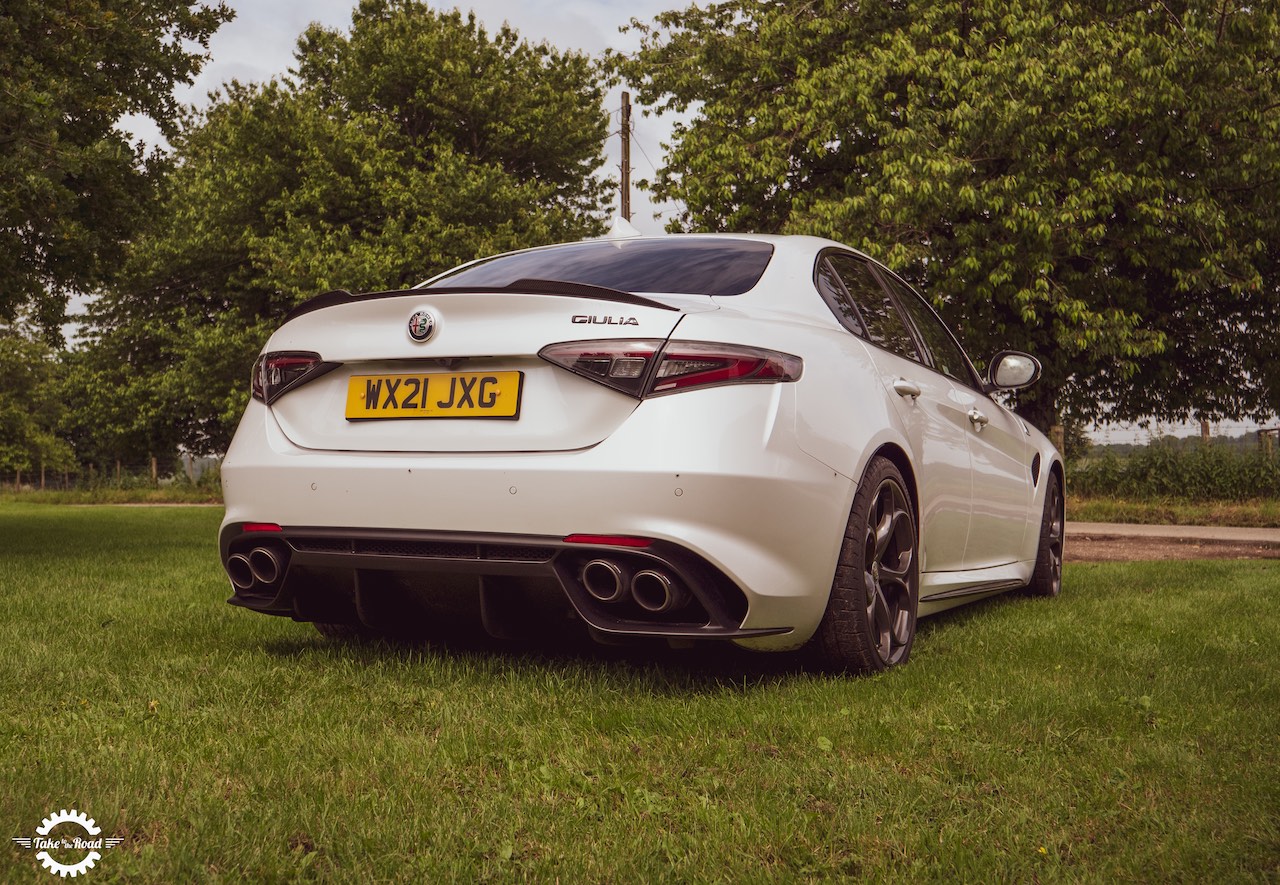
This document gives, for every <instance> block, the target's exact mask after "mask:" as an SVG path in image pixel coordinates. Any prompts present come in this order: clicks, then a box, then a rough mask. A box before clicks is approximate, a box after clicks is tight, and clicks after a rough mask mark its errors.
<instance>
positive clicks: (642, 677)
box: [264, 630, 825, 694]
mask: <svg viewBox="0 0 1280 885" xmlns="http://www.w3.org/2000/svg"><path fill="white" fill-rule="evenodd" d="M264 650H265V651H266V653H267V654H269V655H271V656H273V657H276V658H279V659H300V658H310V657H312V656H314V655H316V654H324V655H330V656H335V657H339V658H342V659H345V660H351V661H357V662H358V661H368V662H370V663H374V662H382V663H387V662H399V663H403V664H404V665H405V666H413V665H415V664H419V663H422V662H424V661H430V660H441V661H448V662H449V663H450V664H451V665H454V666H457V665H463V666H466V667H468V668H471V669H473V670H475V671H476V672H477V673H478V674H485V673H492V674H494V675H498V674H501V673H505V672H510V671H511V670H513V669H516V670H523V671H542V672H545V673H556V672H566V671H571V670H572V671H579V672H580V671H582V670H583V669H584V668H585V669H587V670H594V671H596V672H597V673H598V674H599V675H601V676H605V677H614V678H617V679H619V680H621V681H625V682H627V683H629V684H630V685H632V686H635V685H637V684H638V683H643V687H644V688H645V689H646V690H648V691H652V692H655V693H672V694H687V693H690V692H702V691H717V692H719V691H726V690H739V691H748V690H751V689H754V688H757V687H761V686H764V685H768V684H776V683H780V682H787V681H790V680H793V679H812V678H825V677H824V675H823V674H821V673H817V672H816V671H813V670H811V669H808V668H806V666H805V661H804V660H803V658H802V657H801V655H799V654H798V653H794V652H781V653H768V654H766V653H759V652H751V651H747V650H745V649H741V648H738V647H737V646H735V645H733V644H732V643H729V642H723V641H719V642H717V641H702V642H699V643H695V644H694V645H693V646H692V647H689V648H671V647H670V646H669V645H667V643H665V642H664V641H659V640H648V641H643V642H636V643H627V644H623V645H602V644H600V643H597V642H594V641H592V640H591V639H590V638H589V637H588V636H587V635H586V633H585V631H583V632H581V634H580V635H573V634H572V633H571V632H566V634H564V635H557V636H554V637H543V638H536V639H521V640H507V639H494V638H493V637H490V636H488V635H487V634H485V633H484V632H483V631H479V630H471V631H453V632H451V633H449V634H446V635H440V634H437V635H428V636H424V637H420V638H415V639H412V640H404V639H382V638H380V639H371V640H339V641H335V640H331V639H327V638H325V637H323V636H320V635H319V634H314V635H313V636H307V635H306V634H305V633H303V634H300V635H299V636H297V637H296V638H294V637H290V638H288V639H276V640H272V641H269V642H267V643H266V644H265V645H264Z"/></svg>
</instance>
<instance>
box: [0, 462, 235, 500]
mask: <svg viewBox="0 0 1280 885" xmlns="http://www.w3.org/2000/svg"><path fill="white" fill-rule="evenodd" d="M220 465H221V460H220V459H217V458H193V457H192V456H190V455H181V456H179V457H178V458H174V459H169V458H165V459H159V458H141V459H139V458H132V459H124V458H121V459H117V460H114V461H110V462H107V463H104V464H97V463H90V464H80V465H77V466H76V467H75V468H72V469H54V468H51V467H47V466H44V465H40V466H37V467H35V468H33V469H31V470H17V471H8V472H5V473H3V474H0V488H3V489H4V490H6V491H13V492H19V493H20V492H37V491H86V490H96V489H108V488H111V489H145V488H164V487H166V486H174V485H187V486H204V485H217V483H218V477H219V467H220Z"/></svg>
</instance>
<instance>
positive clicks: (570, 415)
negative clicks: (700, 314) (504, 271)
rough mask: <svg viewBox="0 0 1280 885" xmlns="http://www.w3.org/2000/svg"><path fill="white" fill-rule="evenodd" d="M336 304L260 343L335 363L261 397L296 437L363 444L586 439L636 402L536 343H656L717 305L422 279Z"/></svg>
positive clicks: (312, 445) (509, 446) (569, 444)
mask: <svg viewBox="0 0 1280 885" xmlns="http://www.w3.org/2000/svg"><path fill="white" fill-rule="evenodd" d="M617 294H618V295H619V296H622V297H623V298H625V297H626V296H623V295H622V293H617ZM659 297H661V296H659ZM333 301H336V303H333V304H332V306H322V307H320V308H319V309H310V310H306V309H300V311H298V312H295V315H294V318H293V319H291V320H290V321H288V322H286V323H285V325H283V326H282V327H281V328H280V329H279V330H278V331H277V332H276V333H275V335H273V336H272V338H271V341H270V342H269V343H268V345H267V348H266V349H267V350H268V351H311V352H315V353H318V354H320V356H321V357H322V359H324V360H325V361H327V362H332V363H340V364H341V365H339V366H338V367H337V368H336V369H334V370H332V371H330V372H328V373H326V374H324V375H322V376H321V377H318V378H316V379H314V380H311V381H308V382H307V383H305V384H302V385H301V386H299V387H297V388H296V389H293V390H291V391H289V392H288V393H285V394H284V395H282V396H281V397H280V398H279V399H278V400H276V401H275V402H274V403H272V405H271V407H270V408H271V411H272V413H273V415H274V416H275V418H276V420H277V421H278V422H279V425H280V428H281V429H282V430H283V432H284V434H285V436H287V437H288V438H289V440H290V441H291V442H293V443H294V444H295V445H298V446H301V447H303V448H308V449H319V450H330V451H360V452H512V451H520V452H534V451H564V450H571V449H581V448H586V447H589V446H593V445H595V444H597V443H599V442H600V441H601V440H603V439H605V438H606V437H608V435H609V434H610V433H611V432H612V431H613V430H614V429H615V428H616V427H618V426H619V425H620V424H621V423H622V422H623V421H625V420H626V419H627V417H628V416H629V415H630V414H631V413H632V412H633V411H634V410H635V409H636V407H637V406H638V405H639V401H638V400H636V399H634V398H632V397H630V396H627V395H625V394H622V393H619V392H618V391H615V390H611V389H609V388H607V387H605V386H603V385H601V384H598V383H595V382H593V381H590V380H587V379H585V378H582V377H579V376H577V375H575V374H573V373H571V372H568V371H565V370H563V369H561V368H558V367H556V366H554V365H552V364H550V363H548V362H546V361H545V360H543V359H541V358H539V357H538V351H540V350H541V349H542V348H543V347H545V346H546V345H548V344H554V343H560V342H566V341H584V340H602V339H622V340H629V339H637V340H638V339H656V340H665V339H667V338H669V337H670V335H671V334H672V332H673V331H674V330H675V328H676V326H677V325H678V324H679V322H680V319H681V317H682V316H684V314H685V313H686V312H691V311H703V310H714V309H715V306H714V304H712V303H711V299H710V298H705V297H700V296H675V297H672V298H669V299H663V300H662V301H659V302H655V301H652V300H650V299H648V298H634V299H631V300H620V299H617V298H611V297H609V296H608V295H607V293H605V294H604V295H603V297H590V296H589V295H586V294H583V293H582V292H580V291H578V292H575V293H574V294H572V295H560V294H551V293H548V292H546V291H540V292H538V293H536V294H532V293H529V294H526V293H512V292H495V291H492V290H490V291H481V292H457V291H447V292H433V291H431V290H428V289H420V290H413V291H410V292H406V293H397V294H394V295H389V296H388V295H386V294H383V295H379V296H376V297H372V298H367V300H362V297H361V296H354V297H350V298H349V299H343V298H338V299H333ZM667 302H669V303H667ZM304 308H305V306H304ZM415 318H416V319H415ZM411 321H412V324H413V325H414V326H415V328H414V329H413V330H411V329H410V326H411ZM428 327H429V329H428ZM423 333H426V334H425V337H424V340H415V336H417V335H422V334H423Z"/></svg>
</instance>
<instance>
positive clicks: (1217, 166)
mask: <svg viewBox="0 0 1280 885" xmlns="http://www.w3.org/2000/svg"><path fill="white" fill-rule="evenodd" d="M632 27H633V28H635V29H637V30H638V31H639V32H640V33H641V35H642V39H643V42H642V47H641V49H640V50H639V51H638V52H637V53H636V54H634V55H632V56H629V57H614V58H613V59H612V61H613V66H614V69H615V70H616V71H617V72H618V73H619V74H620V75H622V76H623V77H625V78H626V79H627V80H629V81H630V82H631V83H632V84H633V86H634V87H635V88H636V90H637V92H638V94H639V97H640V99H641V101H643V102H645V103H646V104H649V105H651V106H654V107H657V108H661V109H666V110H674V111H680V112H683V113H685V114H686V118H685V122H683V123H681V124H680V125H678V126H677V127H676V129H675V133H674V139H673V142H674V143H673V146H672V149H671V151H670V153H669V155H668V157H667V162H666V165H665V166H664V167H663V168H662V169H661V170H660V171H659V174H658V176H657V178H656V180H655V181H654V182H653V185H652V186H653V189H654V191H655V193H656V195H657V196H658V197H660V198H663V199H675V200H679V201H681V202H682V203H683V204H684V206H685V207H686V208H685V211H684V213H683V215H682V216H680V217H678V218H677V219H676V220H675V222H674V223H673V227H674V228H677V229H690V230H694V229H706V230H755V231H774V232H788V233H812V234H819V235H824V236H830V237H833V238H835V239H840V240H843V241H845V242H848V243H849V244H850V245H854V246H857V247H859V248H862V249H863V250H865V251H867V252H869V253H871V254H873V255H875V256H876V257H879V258H882V259H884V260H886V261H887V262H888V263H889V264H890V265H891V266H893V267H894V268H895V269H897V270H899V271H901V272H902V273H904V274H905V275H906V276H908V278H910V279H912V280H913V281H914V282H916V283H918V284H920V285H921V286H922V288H923V289H924V290H925V291H926V292H927V293H928V294H929V296H930V297H931V298H932V299H933V301H934V302H935V304H936V305H937V306H938V307H939V308H940V310H941V311H942V313H943V315H944V317H945V318H947V319H948V320H949V321H950V322H951V323H952V324H953V325H955V326H956V327H957V328H958V329H959V330H960V332H961V336H962V338H963V339H964V340H965V341H966V344H967V345H968V346H969V349H970V350H971V351H976V352H977V353H979V354H989V353H991V352H992V351H994V350H995V349H997V348H998V347H1002V346H1005V345H1010V346H1015V347H1020V348H1023V349H1027V350H1030V351H1032V352H1034V353H1036V354H1037V355H1038V356H1040V357H1041V358H1042V360H1043V361H1044V363H1045V369H1046V372H1045V380H1044V381H1043V382H1042V383H1041V384H1040V385H1037V386H1036V387H1034V388H1032V389H1031V390H1030V391H1028V392H1026V395H1025V396H1023V397H1022V398H1021V400H1020V403H1019V406H1020V408H1021V409H1022V410H1023V411H1024V413H1025V414H1028V416H1029V417H1030V418H1031V419H1032V420H1034V421H1036V423H1038V424H1040V425H1041V426H1045V425H1047V424H1049V423H1054V422H1055V421H1056V420H1057V419H1058V418H1059V417H1060V416H1061V414H1062V413H1063V412H1067V413H1069V414H1071V415H1073V416H1074V417H1075V418H1076V419H1077V420H1086V419H1095V418H1107V417H1110V418H1116V419H1123V418H1135V417H1139V416H1144V415H1146V416H1155V417H1159V418H1164V419H1176V418H1182V417H1186V416H1188V415H1196V416H1204V417H1210V418H1223V417H1240V416H1244V415H1255V416H1258V415H1265V414H1268V413H1274V412H1275V411H1276V410H1277V408H1278V407H1280V373H1278V372H1277V370H1276V368H1275V365H1276V363H1275V360H1274V358H1273V354H1274V341H1275V340H1276V333H1277V332H1278V331H1280V283H1278V277H1277V275H1276V270H1277V257H1278V255H1280V178H1278V177H1277V176H1276V174H1275V171H1276V169H1278V168H1280V64H1278V62H1277V57H1278V56H1280V10H1277V7H1276V5H1275V4H1272V3H1263V4H1242V3H1233V2H1225V3H1224V2H1220V0H1212V2H1210V0H1170V2H1164V3H1160V4H1151V5H1147V4H1132V3H1119V2H1114V0H1079V2H1071V3H1062V2H1050V0H1016V2H1012V3H1010V2H1007V0H904V2H895V3H874V4H868V3H854V2H850V0H843V2H842V0H816V2H814V0H806V2H799V0H730V2H725V3H717V4H712V5H710V6H708V7H706V8H698V7H691V8H689V9H687V10H684V11H676V12H669V13H664V14H663V15H661V16H659V17H658V18H657V19H656V21H655V22H654V23H653V24H652V25H644V24H641V23H638V22H633V24H632Z"/></svg>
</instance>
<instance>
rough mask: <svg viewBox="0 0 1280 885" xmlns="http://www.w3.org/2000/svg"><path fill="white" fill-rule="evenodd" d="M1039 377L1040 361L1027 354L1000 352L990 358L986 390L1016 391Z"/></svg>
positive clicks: (1034, 381)
mask: <svg viewBox="0 0 1280 885" xmlns="http://www.w3.org/2000/svg"><path fill="white" fill-rule="evenodd" d="M1039 377H1040V361H1039V360H1038V359H1036V358H1035V357H1033V356H1032V355H1031V354H1029V353H1020V352H1018V351H1016V350H1002V351H1000V352H999V353H997V354H996V355H995V356H993V357H992V358H991V367H990V369H989V370H988V372H987V379H988V380H987V388H988V390H1017V389H1018V388H1020V387H1029V386H1031V385H1032V384H1035V383H1036V379H1038V378H1039Z"/></svg>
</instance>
